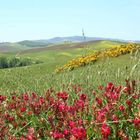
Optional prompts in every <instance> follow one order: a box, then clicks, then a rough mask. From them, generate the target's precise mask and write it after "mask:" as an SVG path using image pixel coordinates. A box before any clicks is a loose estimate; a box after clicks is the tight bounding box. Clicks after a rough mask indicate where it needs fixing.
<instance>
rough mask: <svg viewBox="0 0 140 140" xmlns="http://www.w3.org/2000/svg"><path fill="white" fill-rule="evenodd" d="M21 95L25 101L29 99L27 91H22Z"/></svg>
mask: <svg viewBox="0 0 140 140" xmlns="http://www.w3.org/2000/svg"><path fill="white" fill-rule="evenodd" d="M22 97H23V99H24V100H25V101H27V100H29V96H28V94H27V93H24V94H23V95H22Z"/></svg>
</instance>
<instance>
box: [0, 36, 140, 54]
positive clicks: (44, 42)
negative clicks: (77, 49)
mask: <svg viewBox="0 0 140 140" xmlns="http://www.w3.org/2000/svg"><path fill="white" fill-rule="evenodd" d="M99 40H109V41H118V42H136V43H140V41H126V40H120V39H111V38H100V37H83V36H69V37H54V38H51V39H40V40H24V41H20V42H15V43H10V42H5V43H0V52H15V51H20V50H26V49H31V48H39V47H48V46H49V45H51V44H54V45H55V44H61V43H64V42H73V43H76V42H88V41H99Z"/></svg>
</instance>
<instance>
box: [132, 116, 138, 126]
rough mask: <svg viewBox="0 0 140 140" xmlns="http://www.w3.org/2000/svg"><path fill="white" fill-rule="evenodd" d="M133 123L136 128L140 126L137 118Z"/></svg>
mask: <svg viewBox="0 0 140 140" xmlns="http://www.w3.org/2000/svg"><path fill="white" fill-rule="evenodd" d="M132 122H133V123H134V125H135V126H138V125H139V124H140V119H138V118H135V119H134V120H133V121H132Z"/></svg>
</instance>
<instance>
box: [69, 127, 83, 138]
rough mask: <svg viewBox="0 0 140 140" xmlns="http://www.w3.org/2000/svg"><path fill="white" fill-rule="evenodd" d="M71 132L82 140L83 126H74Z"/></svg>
mask: <svg viewBox="0 0 140 140" xmlns="http://www.w3.org/2000/svg"><path fill="white" fill-rule="evenodd" d="M71 133H72V135H73V136H74V137H75V138H76V139H79V140H84V139H85V138H86V131H85V129H84V128H83V127H81V128H76V127H74V128H73V129H72V130H71Z"/></svg>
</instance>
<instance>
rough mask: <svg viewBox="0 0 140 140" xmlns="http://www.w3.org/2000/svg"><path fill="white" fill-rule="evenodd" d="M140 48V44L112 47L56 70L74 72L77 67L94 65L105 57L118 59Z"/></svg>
mask: <svg viewBox="0 0 140 140" xmlns="http://www.w3.org/2000/svg"><path fill="white" fill-rule="evenodd" d="M138 48H140V46H139V45H138V44H124V45H118V46H116V47H112V48H110V49H106V50H103V51H97V52H94V53H91V54H88V55H86V56H81V57H77V58H74V59H72V60H70V61H69V62H68V63H66V64H65V65H64V66H60V67H57V68H56V72H61V71H65V70H73V69H74V68H76V67H80V66H85V65H86V64H89V63H93V62H95V61H96V60H98V59H99V58H104V57H117V56H120V55H123V54H127V53H130V52H132V51H135V50H136V49H138Z"/></svg>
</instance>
